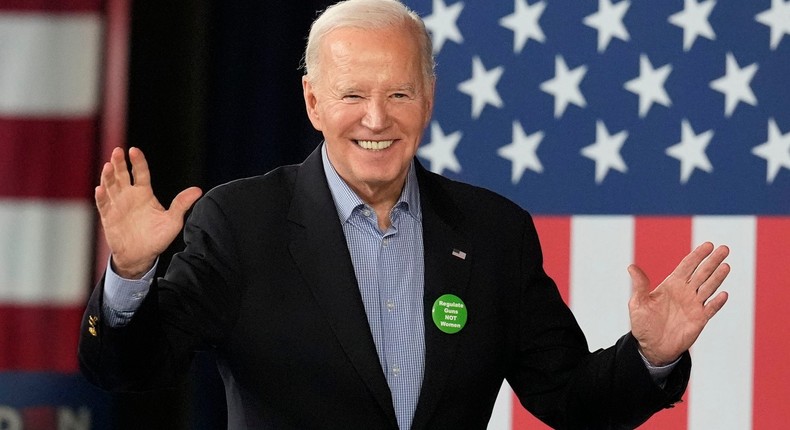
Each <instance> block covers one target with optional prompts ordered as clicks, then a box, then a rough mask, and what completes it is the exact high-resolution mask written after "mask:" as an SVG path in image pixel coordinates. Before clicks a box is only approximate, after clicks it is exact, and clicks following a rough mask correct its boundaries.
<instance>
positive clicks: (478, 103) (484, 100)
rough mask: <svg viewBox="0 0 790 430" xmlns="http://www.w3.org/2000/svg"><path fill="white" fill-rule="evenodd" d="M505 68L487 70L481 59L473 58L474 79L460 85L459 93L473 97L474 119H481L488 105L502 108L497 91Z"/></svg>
mask: <svg viewBox="0 0 790 430" xmlns="http://www.w3.org/2000/svg"><path fill="white" fill-rule="evenodd" d="M504 71H505V68H504V67H502V66H499V67H495V68H493V69H491V70H486V68H485V66H484V65H483V62H482V61H481V60H480V57H478V56H476V55H475V56H474V58H472V77H471V78H470V79H467V80H465V81H463V82H461V83H460V84H458V91H461V92H462V93H464V94H467V95H469V96H470V97H472V118H475V119H477V118H479V117H480V113H481V112H483V108H484V107H486V104H490V105H491V106H495V107H498V108H501V107H502V105H503V103H502V99H501V98H500V97H499V93H498V92H497V90H496V85H497V83H499V78H500V77H502V72H504Z"/></svg>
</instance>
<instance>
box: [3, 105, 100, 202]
mask: <svg viewBox="0 0 790 430" xmlns="http://www.w3.org/2000/svg"><path fill="white" fill-rule="evenodd" d="M96 122H97V121H96V119H94V118H89V119H86V118H83V119H59V120H53V119H48V120H47V119H29V118H20V119H11V118H0V142H1V143H2V144H0V197H17V198H56V199H86V200H88V199H92V197H93V183H94V179H95V175H94V174H93V171H94V165H95V164H96V163H95V160H94V157H95V152H96V147H97V127H96Z"/></svg>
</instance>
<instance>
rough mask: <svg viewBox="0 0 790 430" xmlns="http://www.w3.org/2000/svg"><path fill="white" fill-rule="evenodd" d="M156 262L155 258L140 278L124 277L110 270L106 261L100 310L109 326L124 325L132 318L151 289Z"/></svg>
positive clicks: (110, 266)
mask: <svg viewBox="0 0 790 430" xmlns="http://www.w3.org/2000/svg"><path fill="white" fill-rule="evenodd" d="M158 263H159V260H158V259H157V261H156V262H155V263H154V266H153V267H152V268H151V270H149V271H148V272H146V273H145V275H143V277H142V278H140V279H125V278H122V277H120V276H118V274H117V273H115V271H113V270H112V265H111V264H110V263H109V261H108V263H107V272H106V273H105V275H104V291H103V292H104V300H103V302H104V303H103V306H102V310H103V311H104V314H105V317H106V318H107V322H108V323H109V325H110V326H111V327H120V326H123V325H126V324H127V323H128V322H129V320H131V319H132V316H133V315H134V312H135V311H137V309H138V308H139V307H140V305H141V304H142V303H143V299H144V298H145V296H146V295H148V291H149V290H150V289H151V283H152V282H153V280H154V273H156V266H157V264H158Z"/></svg>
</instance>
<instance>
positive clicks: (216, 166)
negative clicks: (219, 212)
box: [113, 0, 333, 430]
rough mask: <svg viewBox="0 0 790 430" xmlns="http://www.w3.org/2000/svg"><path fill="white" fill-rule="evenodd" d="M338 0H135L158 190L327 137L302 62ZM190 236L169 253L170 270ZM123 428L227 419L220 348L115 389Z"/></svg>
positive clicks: (244, 171)
mask: <svg viewBox="0 0 790 430" xmlns="http://www.w3.org/2000/svg"><path fill="white" fill-rule="evenodd" d="M331 3H333V2H332V1H329V0H324V1H320V0H300V1H288V0H283V1H260V0H229V1H209V0H189V1H187V0H175V1H169V2H149V1H135V2H133V6H132V21H131V22H132V25H131V41H130V42H131V43H130V46H131V52H130V75H129V105H128V107H129V109H128V129H127V143H128V145H129V146H137V147H139V148H141V149H142V150H143V152H144V153H145V154H146V157H147V159H148V162H149V166H150V169H151V175H152V181H153V186H154V191H155V193H156V195H157V197H158V198H159V199H160V201H161V202H162V203H163V204H164V205H165V206H167V205H169V203H170V201H171V200H172V198H173V197H174V196H175V195H176V194H177V193H178V192H179V191H180V190H182V189H184V188H186V187H188V186H192V185H197V186H200V187H201V188H203V190H204V191H206V190H208V189H209V188H211V187H213V186H216V185H218V184H221V183H223V182H227V181H229V180H232V179H236V178H239V177H244V176H252V175H258V174H262V173H265V172H267V171H269V170H271V169H272V168H274V167H276V166H279V165H282V164H290V163H298V162H300V161H302V160H303V159H304V157H305V156H307V154H309V152H310V151H311V150H312V149H313V148H315V146H316V145H317V144H318V143H319V142H320V139H321V137H320V134H318V133H317V132H316V131H315V130H313V129H312V127H311V125H310V123H309V121H308V120H307V116H306V114H305V110H304V102H303V100H302V96H301V91H302V90H301V75H302V73H301V71H300V70H299V64H300V60H301V56H302V52H303V49H304V44H305V42H306V36H307V32H308V30H309V26H310V23H311V22H312V20H313V19H314V18H315V16H316V13H317V11H319V10H322V9H324V8H326V6H328V5H329V4H331ZM182 247H183V243H182V242H181V240H180V238H179V239H178V240H176V242H175V243H174V244H173V245H172V246H171V247H170V249H169V250H168V252H167V253H166V254H165V255H163V256H162V258H161V260H160V265H159V271H160V273H159V274H160V275H161V274H162V273H163V271H164V269H165V268H166V267H167V263H168V262H169V261H170V258H171V257H172V254H173V253H174V252H176V251H178V250H180V249H181V248H182ZM113 408H114V415H115V417H116V419H115V421H116V424H115V426H114V428H118V429H141V428H146V429H212V430H214V429H218V428H224V427H225V420H226V410H225V395H224V391H223V388H222V383H221V381H220V380H219V377H218V374H217V370H216V366H215V363H214V362H213V357H212V355H211V353H200V354H198V355H197V357H196V359H195V362H194V365H193V368H192V370H191V373H190V377H189V378H188V381H187V383H186V384H185V385H184V386H182V387H175V388H173V389H170V390H161V391H156V392H149V393H136V394H114V395H113Z"/></svg>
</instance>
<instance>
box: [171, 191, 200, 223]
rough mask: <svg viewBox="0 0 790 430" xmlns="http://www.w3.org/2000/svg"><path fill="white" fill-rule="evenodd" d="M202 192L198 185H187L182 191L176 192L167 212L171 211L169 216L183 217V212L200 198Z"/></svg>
mask: <svg viewBox="0 0 790 430" xmlns="http://www.w3.org/2000/svg"><path fill="white" fill-rule="evenodd" d="M202 194H203V191H202V190H201V189H200V188H198V187H189V188H187V189H186V190H184V191H181V192H180V193H178V195H177V196H175V198H173V201H172V202H171V203H170V209H169V210H168V212H170V213H171V216H173V217H177V218H179V219H180V218H183V217H184V214H185V213H186V211H187V210H189V208H191V207H192V205H193V204H194V203H195V202H196V201H197V199H199V198H200V196H201V195H202Z"/></svg>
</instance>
